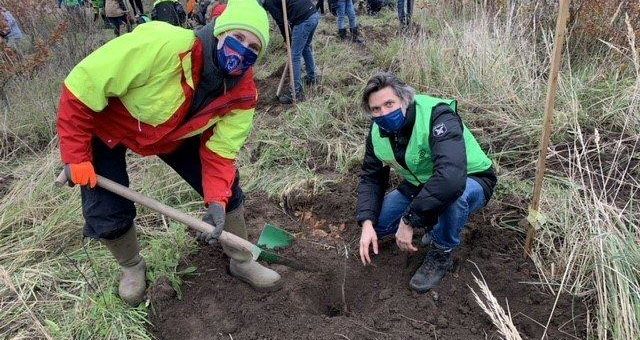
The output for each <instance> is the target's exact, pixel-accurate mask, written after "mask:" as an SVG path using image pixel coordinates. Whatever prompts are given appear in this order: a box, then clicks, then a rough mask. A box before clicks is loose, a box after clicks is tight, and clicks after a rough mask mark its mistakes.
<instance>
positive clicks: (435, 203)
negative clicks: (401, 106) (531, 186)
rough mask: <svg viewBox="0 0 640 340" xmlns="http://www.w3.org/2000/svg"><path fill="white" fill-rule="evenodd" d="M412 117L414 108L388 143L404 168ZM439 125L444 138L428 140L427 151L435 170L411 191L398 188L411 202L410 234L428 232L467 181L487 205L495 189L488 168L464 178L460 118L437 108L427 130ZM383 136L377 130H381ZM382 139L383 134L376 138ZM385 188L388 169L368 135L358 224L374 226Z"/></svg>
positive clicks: (404, 184) (405, 186)
mask: <svg viewBox="0 0 640 340" xmlns="http://www.w3.org/2000/svg"><path fill="white" fill-rule="evenodd" d="M415 117H416V105H415V102H414V103H413V104H411V105H410V106H409V107H408V108H407V122H406V124H405V126H404V127H403V128H402V130H401V131H400V132H398V133H397V134H394V135H387V136H389V137H390V141H391V146H392V148H393V152H394V154H395V158H396V161H398V163H399V164H400V165H402V166H403V167H406V166H407V165H406V162H405V160H404V156H405V152H406V149H407V144H408V143H409V139H410V137H411V133H412V131H413V124H414V122H415ZM439 124H444V125H445V127H446V131H447V132H446V133H445V134H444V135H441V136H438V137H435V136H434V135H435V134H433V133H432V134H431V136H430V140H429V145H430V146H431V157H432V159H433V164H434V174H433V176H432V177H431V178H430V179H429V180H428V181H427V182H426V183H424V184H423V185H420V186H415V185H413V184H411V183H410V182H408V181H406V180H405V181H404V182H402V183H401V184H400V185H399V186H398V190H399V191H400V192H401V193H402V194H404V195H405V196H407V197H410V198H412V199H413V201H412V203H411V205H409V208H408V209H407V211H406V212H405V215H404V218H405V219H406V220H408V221H409V224H410V225H411V226H412V227H414V228H429V227H433V226H434V225H435V224H436V223H437V222H438V216H439V215H440V214H441V213H442V212H443V211H444V210H445V209H446V208H447V207H448V206H449V205H451V204H452V203H453V202H454V201H455V200H456V199H458V197H460V195H462V193H463V192H464V189H465V187H466V181H467V177H470V178H473V179H474V180H476V181H477V182H478V183H480V185H481V186H482V189H483V190H484V195H485V198H486V200H487V201H488V200H489V199H490V198H491V196H492V194H493V188H494V187H495V185H496V182H497V178H496V175H495V173H494V171H493V168H489V169H488V170H486V171H483V172H481V173H475V174H470V175H467V156H466V149H465V143H464V138H463V136H462V131H463V125H462V120H461V119H460V116H458V114H457V113H455V112H453V110H451V108H450V107H449V106H448V105H446V104H441V105H438V106H437V107H436V108H434V111H433V113H432V115H431V126H437V125H439ZM380 131H382V130H380ZM381 133H382V134H383V135H384V132H381ZM388 185H389V167H388V166H385V165H384V164H383V163H382V162H381V161H380V160H379V159H378V158H377V157H376V155H375V153H374V151H373V143H372V141H371V130H370V131H369V134H368V135H367V142H366V151H365V156H364V161H363V162H362V171H361V174H360V185H359V186H358V206H357V209H358V213H357V217H356V218H357V220H358V223H360V224H362V222H363V221H365V220H371V221H372V222H373V224H374V225H376V224H377V221H378V215H379V214H380V208H381V206H382V200H383V198H384V194H385V192H386V189H387V187H388Z"/></svg>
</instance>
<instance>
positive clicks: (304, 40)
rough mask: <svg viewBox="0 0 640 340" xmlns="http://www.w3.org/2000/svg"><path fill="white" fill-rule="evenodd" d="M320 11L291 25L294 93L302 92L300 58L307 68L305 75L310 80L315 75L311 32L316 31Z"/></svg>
mask: <svg viewBox="0 0 640 340" xmlns="http://www.w3.org/2000/svg"><path fill="white" fill-rule="evenodd" d="M319 21H320V13H318V12H315V13H314V14H313V15H312V16H310V17H309V18H308V19H307V20H305V21H303V22H302V23H300V24H299V25H296V26H293V33H292V40H293V42H292V44H291V46H292V48H291V58H292V59H293V61H292V62H293V82H294V84H295V87H296V93H301V92H302V76H301V75H300V73H302V60H301V59H302V58H304V65H305V67H306V69H307V77H308V78H309V79H310V80H313V79H315V77H316V63H315V61H314V60H313V46H312V43H313V34H314V33H315V32H316V28H317V27H318V22H319Z"/></svg>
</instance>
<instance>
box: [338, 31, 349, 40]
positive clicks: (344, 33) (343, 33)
mask: <svg viewBox="0 0 640 340" xmlns="http://www.w3.org/2000/svg"><path fill="white" fill-rule="evenodd" d="M338 37H340V40H345V39H347V29H346V28H341V29H339V30H338Z"/></svg>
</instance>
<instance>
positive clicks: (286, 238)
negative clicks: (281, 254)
mask: <svg viewBox="0 0 640 340" xmlns="http://www.w3.org/2000/svg"><path fill="white" fill-rule="evenodd" d="M291 243H293V235H291V233H289V232H287V231H286V230H284V229H282V228H278V227H276V226H275V225H273V224H269V223H267V224H265V226H264V228H263V229H262V233H260V238H259V239H258V247H260V248H262V249H268V250H276V249H282V248H287V247H290V246H291Z"/></svg>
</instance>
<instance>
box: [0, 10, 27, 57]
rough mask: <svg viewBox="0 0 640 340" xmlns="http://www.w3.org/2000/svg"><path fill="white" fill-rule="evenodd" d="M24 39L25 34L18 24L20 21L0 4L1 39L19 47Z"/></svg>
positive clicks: (11, 45) (14, 46)
mask: <svg viewBox="0 0 640 340" xmlns="http://www.w3.org/2000/svg"><path fill="white" fill-rule="evenodd" d="M23 39H24V34H23V33H22V30H21V29H20V26H19V25H18V21H16V19H15V18H14V17H13V15H12V14H11V12H9V10H7V9H6V8H4V7H2V6H0V41H2V42H6V43H7V45H9V46H10V47H13V48H17V47H18V44H19V42H20V41H22V40H23Z"/></svg>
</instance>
